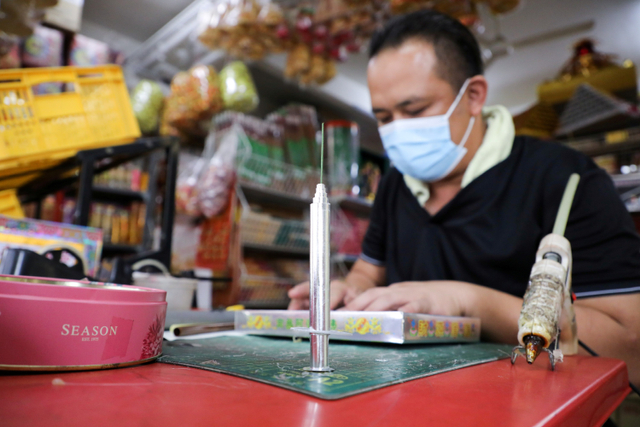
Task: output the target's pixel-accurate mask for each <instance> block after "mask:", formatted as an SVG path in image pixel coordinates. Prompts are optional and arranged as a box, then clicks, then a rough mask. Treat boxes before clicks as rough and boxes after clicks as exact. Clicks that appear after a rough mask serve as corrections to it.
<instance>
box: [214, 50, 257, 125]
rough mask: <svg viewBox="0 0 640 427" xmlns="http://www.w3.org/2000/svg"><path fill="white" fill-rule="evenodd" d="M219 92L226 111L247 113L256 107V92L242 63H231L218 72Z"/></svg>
mask: <svg viewBox="0 0 640 427" xmlns="http://www.w3.org/2000/svg"><path fill="white" fill-rule="evenodd" d="M220 90H221V91H222V100H223V102H224V107H225V108H226V109H227V110H233V111H240V112H243V113H246V112H249V111H251V110H253V109H255V108H256V107H257V106H258V102H259V99H258V92H257V91H256V86H255V84H254V83H253V78H252V77H251V73H250V72H249V69H248V68H247V66H246V65H244V63H242V62H240V61H233V62H232V63H230V64H229V65H227V66H226V67H224V68H223V69H222V70H221V71H220Z"/></svg>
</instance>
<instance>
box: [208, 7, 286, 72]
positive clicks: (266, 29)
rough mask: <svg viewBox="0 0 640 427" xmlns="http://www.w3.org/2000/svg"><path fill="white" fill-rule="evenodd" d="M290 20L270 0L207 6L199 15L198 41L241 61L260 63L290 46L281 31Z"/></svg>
mask: <svg viewBox="0 0 640 427" xmlns="http://www.w3.org/2000/svg"><path fill="white" fill-rule="evenodd" d="M282 26H285V29H286V20H285V17H284V13H283V12H282V10H281V8H280V7H279V6H278V5H277V4H275V3H273V2H272V1H269V0H261V1H257V0H219V1H216V2H214V1H209V2H206V3H205V4H204V5H203V7H202V8H201V10H200V12H199V15H198V26H197V33H198V39H199V40H200V41H201V42H202V43H203V44H204V45H205V46H207V47H209V48H210V49H220V48H222V49H225V50H227V52H228V53H229V54H231V55H232V56H235V57H238V58H246V59H253V60H259V59H262V58H263V57H264V56H265V55H266V54H268V53H275V52H282V51H283V50H284V49H285V47H286V46H287V43H289V42H290V40H291V38H290V37H289V32H288V31H286V32H285V33H283V32H282V31H280V27H282Z"/></svg>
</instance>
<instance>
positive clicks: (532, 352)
mask: <svg viewBox="0 0 640 427" xmlns="http://www.w3.org/2000/svg"><path fill="white" fill-rule="evenodd" d="M524 346H525V353H526V354H525V356H526V358H527V363H528V364H529V365H531V364H532V363H533V362H534V361H535V360H536V357H538V354H540V352H541V351H542V349H543V348H544V339H543V338H542V337H539V336H537V335H527V336H526V337H524Z"/></svg>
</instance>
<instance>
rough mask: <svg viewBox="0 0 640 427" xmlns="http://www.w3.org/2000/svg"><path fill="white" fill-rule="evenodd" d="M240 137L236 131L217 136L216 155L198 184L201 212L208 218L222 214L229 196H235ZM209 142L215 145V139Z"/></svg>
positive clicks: (232, 130)
mask: <svg viewBox="0 0 640 427" xmlns="http://www.w3.org/2000/svg"><path fill="white" fill-rule="evenodd" d="M214 135H215V134H214ZM240 137H241V136H240V135H239V132H238V131H235V130H234V129H230V130H229V131H228V132H222V133H221V134H219V135H217V138H216V141H215V153H214V154H213V156H211V159H210V160H209V161H208V162H207V163H206V164H205V166H204V170H203V172H202V175H201V177H200V180H199V181H198V184H197V198H198V207H199V210H200V212H202V214H203V215H204V216H205V217H207V218H211V217H212V216H215V215H217V214H218V213H220V212H221V211H222V209H224V207H225V206H226V204H227V202H228V199H229V195H230V194H233V187H234V184H235V181H236V170H235V161H236V155H237V152H238V145H239V139H240ZM208 142H209V143H210V144H213V138H210V139H209V140H208Z"/></svg>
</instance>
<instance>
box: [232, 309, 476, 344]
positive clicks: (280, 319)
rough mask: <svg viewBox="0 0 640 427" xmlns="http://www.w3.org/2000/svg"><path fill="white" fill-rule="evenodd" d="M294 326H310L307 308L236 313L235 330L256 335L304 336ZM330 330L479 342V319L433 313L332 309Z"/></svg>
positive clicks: (390, 339)
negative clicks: (434, 314) (435, 314)
mask: <svg viewBox="0 0 640 427" xmlns="http://www.w3.org/2000/svg"><path fill="white" fill-rule="evenodd" d="M293 327H309V312H308V311H306V310H243V311H237V312H236V318H235V329H236V330H239V331H249V332H250V333H251V334H254V335H271V336H285V337H293V336H304V334H301V333H300V332H295V331H292V330H291V328H293ZM331 329H332V330H335V331H343V332H349V333H351V335H350V336H344V335H335V336H331V339H336V340H343V341H367V342H386V343H394V344H404V343H407V344H418V343H459V342H478V341H480V319H478V318H475V317H454V316H433V315H429V314H412V313H403V312H401V311H332V312H331Z"/></svg>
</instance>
